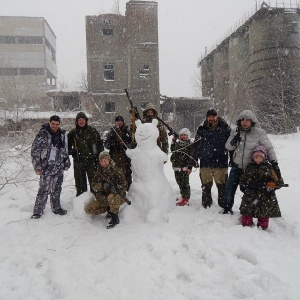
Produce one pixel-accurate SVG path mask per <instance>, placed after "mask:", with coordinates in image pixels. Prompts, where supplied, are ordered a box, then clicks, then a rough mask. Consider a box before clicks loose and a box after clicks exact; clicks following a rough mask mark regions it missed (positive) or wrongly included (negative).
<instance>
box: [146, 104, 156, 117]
mask: <svg viewBox="0 0 300 300" xmlns="http://www.w3.org/2000/svg"><path fill="white" fill-rule="evenodd" d="M150 109H153V110H154V112H155V114H157V110H156V107H155V105H154V104H153V103H150V102H148V103H147V105H146V107H145V109H144V111H143V115H144V116H146V115H147V111H148V110H150Z"/></svg>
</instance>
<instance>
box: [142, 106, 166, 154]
mask: <svg viewBox="0 0 300 300" xmlns="http://www.w3.org/2000/svg"><path fill="white" fill-rule="evenodd" d="M156 116H157V110H156V107H155V105H154V104H152V103H150V102H149V103H147V105H146V107H145V109H144V111H143V117H144V120H143V122H145V123H151V122H152V120H153V119H155V118H156ZM157 128H158V131H159V137H158V139H157V146H158V147H159V148H160V149H161V150H162V151H163V152H165V153H167V154H168V152H169V143H168V135H167V132H166V130H165V127H164V125H163V124H162V123H161V122H160V121H158V124H157Z"/></svg>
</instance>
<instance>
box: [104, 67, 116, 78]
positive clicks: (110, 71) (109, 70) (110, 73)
mask: <svg viewBox="0 0 300 300" xmlns="http://www.w3.org/2000/svg"><path fill="white" fill-rule="evenodd" d="M104 80H105V81H114V80H115V70H114V65H113V64H106V65H104Z"/></svg>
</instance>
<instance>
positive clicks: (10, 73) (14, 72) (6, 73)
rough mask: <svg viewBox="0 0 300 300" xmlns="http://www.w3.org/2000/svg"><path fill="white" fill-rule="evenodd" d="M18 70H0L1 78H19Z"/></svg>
mask: <svg viewBox="0 0 300 300" xmlns="http://www.w3.org/2000/svg"><path fill="white" fill-rule="evenodd" d="M17 75H18V69H17V68H3V69H0V76H17Z"/></svg>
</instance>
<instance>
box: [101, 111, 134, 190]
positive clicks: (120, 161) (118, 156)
mask: <svg viewBox="0 0 300 300" xmlns="http://www.w3.org/2000/svg"><path fill="white" fill-rule="evenodd" d="M115 124H116V125H115V126H114V127H113V128H112V129H111V131H110V132H109V133H108V135H107V138H106V140H105V141H104V146H105V148H106V149H108V150H109V155H110V157H111V159H112V160H113V161H114V162H115V164H116V166H117V167H118V168H119V169H121V170H122V171H123V173H124V175H125V178H126V181H127V190H129V187H130V185H131V183H132V171H131V160H130V158H129V157H128V156H127V155H126V153H125V151H126V149H127V148H129V149H132V148H135V146H136V144H134V145H132V144H131V136H130V130H129V128H128V126H127V125H126V124H125V123H124V118H123V117H122V116H117V117H116V118H115Z"/></svg>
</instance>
